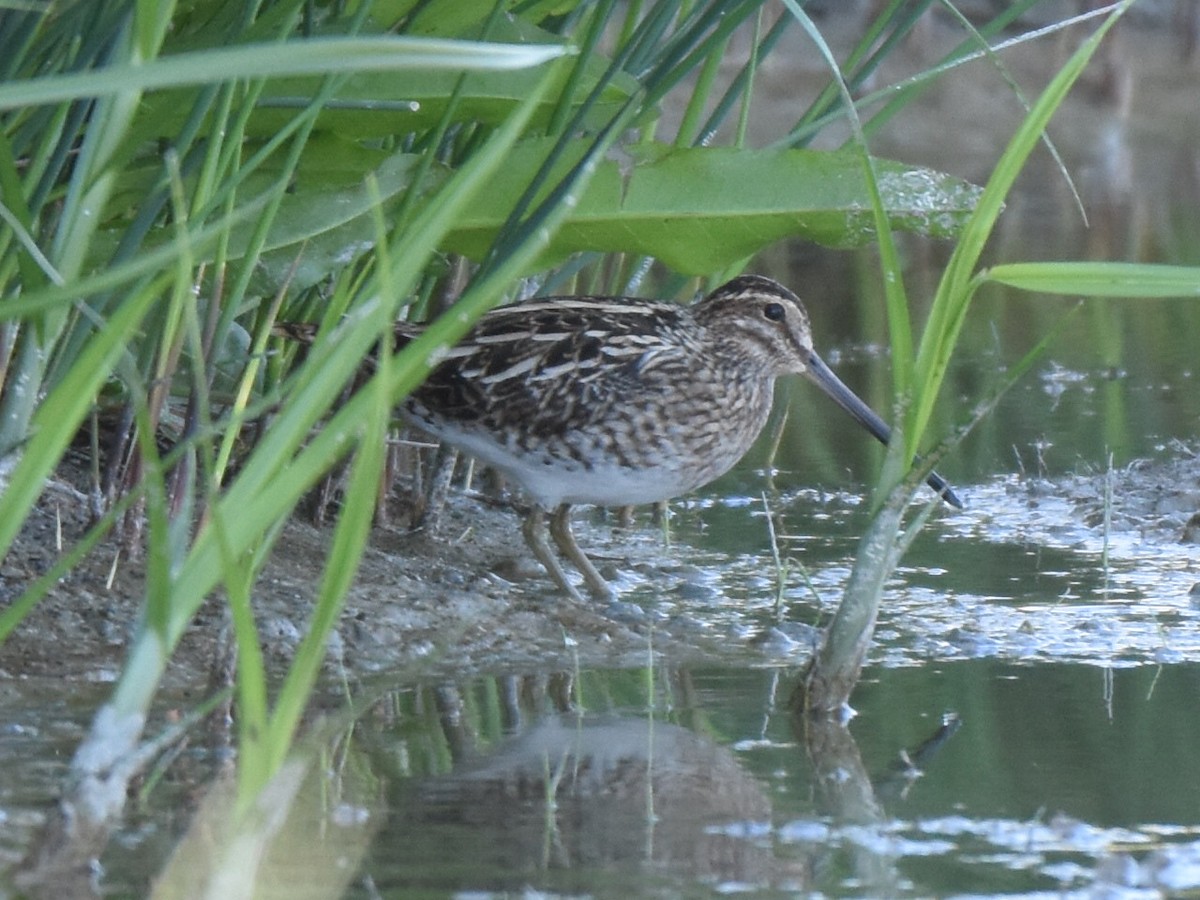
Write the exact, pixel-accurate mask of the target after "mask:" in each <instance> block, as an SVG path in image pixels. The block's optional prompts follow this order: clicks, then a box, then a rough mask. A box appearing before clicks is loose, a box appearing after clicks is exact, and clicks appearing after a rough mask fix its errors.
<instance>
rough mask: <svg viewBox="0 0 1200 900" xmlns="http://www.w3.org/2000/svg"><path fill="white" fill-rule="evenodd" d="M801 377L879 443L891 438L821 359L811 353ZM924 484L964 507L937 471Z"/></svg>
mask: <svg viewBox="0 0 1200 900" xmlns="http://www.w3.org/2000/svg"><path fill="white" fill-rule="evenodd" d="M804 374H805V375H807V376H808V377H809V378H810V379H811V380H812V381H813V382H814V383H815V384H816V385H817V387H819V388H820V389H821V390H823V391H824V392H825V393H826V394H828V395H829V396H830V397H832V398H833V402H834V403H836V404H837V405H838V406H840V407H841V408H842V409H844V410H845V411H846V412H848V413H850V416H851V417H852V418H853V419H854V421H856V422H857V423H858V424H859V425H861V426H862V427H863V428H865V429H866V430H867V431H869V432H871V434H873V435H875V437H876V438H878V439H879V440H880V441H881V442H883V443H885V444H886V443H887V442H888V440H889V439H890V438H891V436H892V430H891V429H890V428H889V427H888V424H887V422H885V421H883V419H881V418H879V416H878V415H877V414H876V413H875V410H873V409H871V407H869V406H867V404H865V403H864V402H863V401H862V400H860V399H859V398H858V395H857V394H856V393H854V391H852V390H850V388H848V387H846V385H845V384H843V383H842V379H840V378H838V377H837V376H836V375H835V374H833V370H832V369H830V368H829V366H827V365H825V362H824V360H822V359H821V357H819V356H817V354H815V353H813V354H812V355H811V357H810V358H809V360H808V368H807V369H805V372H804ZM925 483H926V484H927V485H929V486H930V487H931V488H933V489H934V491H936V492H937V495H938V496H939V497H941V498H942V499H943V500H945V501H946V502H947V503H949V504H950V505H951V506H953V507H954V508H955V509H962V508H963V503H962V500H960V499H959V497H958V494H956V493H954V488H952V487H950V485H949V484H948V483H947V481H946V479H945V478H943V477H942V476H941V475H939V474H938V473H937V472H930V473H929V477H928V478H926V479H925Z"/></svg>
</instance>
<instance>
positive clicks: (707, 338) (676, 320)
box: [277, 275, 961, 599]
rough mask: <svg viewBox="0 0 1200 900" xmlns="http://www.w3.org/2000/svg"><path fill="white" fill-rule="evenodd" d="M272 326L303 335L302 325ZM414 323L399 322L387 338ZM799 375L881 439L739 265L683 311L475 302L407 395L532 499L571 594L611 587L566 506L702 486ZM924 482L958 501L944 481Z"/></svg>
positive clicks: (416, 415)
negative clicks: (579, 586)
mask: <svg viewBox="0 0 1200 900" xmlns="http://www.w3.org/2000/svg"><path fill="white" fill-rule="evenodd" d="M277 331H278V332H279V333H281V334H285V335H287V336H289V337H292V338H294V339H299V340H311V339H312V337H313V336H314V333H313V329H312V326H305V325H302V324H285V325H281V326H278V327H277ZM419 333H420V327H419V326H413V325H408V324H398V325H397V326H396V346H397V348H399V347H402V346H403V345H404V344H406V343H407V342H408V341H409V340H411V339H412V338H413V337H415V336H416V335H417V334H419ZM793 373H796V374H802V375H806V376H807V377H808V378H809V379H810V380H812V381H813V382H815V383H816V385H817V386H818V387H820V388H821V390H823V391H824V392H825V393H827V394H828V395H829V396H830V397H832V398H833V400H834V401H835V402H836V403H837V404H838V405H839V406H841V407H842V409H844V410H846V412H848V413H849V414H850V415H851V416H852V417H853V418H854V419H855V420H856V421H857V422H858V423H859V424H860V425H862V426H863V427H864V428H865V429H866V430H867V431H869V432H870V433H871V434H873V435H874V436H875V437H876V438H878V439H879V440H880V441H883V442H884V443H886V442H887V440H888V436H889V429H888V426H887V424H886V423H885V422H884V421H883V420H882V419H880V418H879V416H877V415H876V414H875V413H874V412H873V411H872V410H871V409H870V407H868V406H867V405H866V404H865V403H864V402H863V401H862V400H860V399H859V398H858V397H857V396H856V395H855V394H854V393H853V392H852V391H851V390H850V389H849V388H848V387H846V385H844V384H843V383H842V382H841V380H840V379H839V378H838V377H837V376H836V375H835V374H834V373H833V372H832V371H831V370H830V369H829V367H828V366H827V365H825V363H824V362H823V361H822V360H821V358H820V357H819V356H818V355H817V353H816V351H815V350H813V343H812V330H811V328H810V326H809V320H808V314H807V313H806V312H805V310H804V306H803V305H802V304H801V302H800V300H799V299H798V298H797V297H796V295H795V294H793V293H792V292H791V291H790V290H788V289H787V288H785V287H784V286H783V285H781V284H778V283H777V282H775V281H772V280H771V279H769V278H763V277H761V276H757V275H743V276H741V277H739V278H735V279H733V280H732V281H730V282H728V283H726V284H724V285H722V286H721V287H719V288H717V289H716V290H714V291H713V292H712V293H711V294H709V295H708V296H706V297H705V298H704V299H702V300H700V301H699V302H697V303H695V304H694V305H692V306H681V305H678V304H674V303H661V302H656V301H652V300H641V299H633V298H621V297H545V298H539V299H536V300H533V301H529V302H525V303H520V304H516V305H513V306H507V307H502V308H500V309H495V310H492V311H491V312H489V313H487V314H486V315H485V316H483V318H482V319H481V320H480V321H479V322H478V323H477V324H476V325H475V327H474V328H473V329H472V330H471V331H470V332H469V333H468V334H467V336H466V338H465V339H464V340H463V341H462V342H461V343H460V344H459V345H458V346H457V347H455V348H453V349H452V350H450V351H449V353H448V354H447V355H446V357H445V358H444V359H443V360H442V362H441V363H440V364H439V365H438V366H437V368H435V369H434V370H433V372H432V373H431V374H430V377H429V379H428V380H427V381H426V382H425V384H424V385H423V386H422V387H420V388H418V389H417V390H416V391H415V392H413V394H412V395H411V396H410V397H409V398H408V399H407V400H406V401H405V403H404V412H405V414H406V416H407V417H408V418H409V419H410V420H412V421H414V422H415V423H417V424H418V425H420V426H421V427H422V428H424V429H425V430H427V431H429V432H431V433H432V434H434V435H436V436H438V437H440V438H442V439H444V440H445V441H447V442H449V443H451V444H453V445H455V446H457V447H459V448H461V449H462V450H465V451H466V452H467V453H469V454H471V455H472V456H475V457H477V458H478V459H480V460H482V461H483V462H486V463H488V464H489V465H492V466H495V467H496V468H497V469H499V470H500V471H502V472H504V473H505V474H506V475H508V476H510V477H511V478H512V479H514V480H515V481H517V482H518V483H520V484H521V486H522V487H524V488H525V490H526V491H527V492H528V493H529V495H530V496H531V497H532V498H533V501H534V506H533V509H532V510H531V511H530V513H529V515H528V516H527V517H526V520H525V525H524V534H525V539H526V541H527V542H528V544H529V546H530V548H531V549H532V550H533V553H534V555H535V556H536V557H537V558H538V560H539V561H540V562H541V563H542V565H544V566H545V567H546V570H547V571H548V572H549V573H550V575H551V577H552V578H553V579H554V580H555V582H557V583H558V585H559V586H560V587H561V588H562V589H563V590H564V591H566V592H567V593H568V594H570V595H571V596H572V597H575V598H577V599H578V598H579V594H578V592H577V591H576V590H575V587H574V586H573V585H572V584H571V582H570V580H569V579H568V578H567V576H566V573H565V572H564V571H563V568H562V566H561V565H560V563H559V561H558V559H557V558H556V557H555V555H554V553H553V551H552V550H551V549H550V546H549V543H548V542H547V540H546V513H547V512H548V511H551V516H550V528H549V531H550V535H551V537H553V538H554V542H555V543H556V544H557V545H558V548H559V549H560V550H561V551H562V552H563V554H564V555H565V556H566V557H567V558H568V559H569V560H570V561H571V562H572V563H573V564H574V565H575V566H576V568H578V569H579V571H580V573H581V574H582V575H583V579H584V581H585V583H586V584H587V587H588V589H589V590H590V591H591V593H592V594H594V595H596V596H598V597H610V596H611V594H612V590H611V588H610V587H609V585H608V583H607V582H606V581H605V580H604V578H603V577H602V576H601V575H600V573H599V572H597V571H596V568H595V566H593V565H592V563H591V561H590V560H589V559H588V558H587V556H585V555H584V553H583V551H582V550H581V549H580V548H579V545H578V544H577V543H576V541H575V538H574V536H573V535H572V533H571V523H570V519H569V511H570V507H571V506H572V505H573V504H577V503H590V504H596V505H599V506H628V505H635V504H644V503H654V502H657V501H659V500H666V499H668V498H671V497H675V496H678V495H679V494H683V493H685V492H687V491H690V490H692V489H693V488H697V487H700V486H701V485H704V484H707V483H708V482H710V481H712V480H713V479H714V478H716V477H717V476H719V475H721V474H723V473H725V472H726V471H728V470H729V468H730V467H731V466H733V464H734V463H736V462H737V461H738V460H739V459H741V458H742V456H743V455H744V454H745V453H746V451H747V450H749V449H750V445H751V444H753V443H754V439H755V438H756V437H757V436H758V434H759V432H760V431H762V428H763V425H765V424H766V421H767V417H768V415H769V414H770V411H771V402H772V395H773V392H774V386H775V379H776V377H778V376H780V375H787V374H793ZM928 483H929V485H930V486H931V487H932V488H933V489H934V490H935V491H937V493H938V494H939V495H941V496H942V497H943V498H944V499H945V500H946V501H947V502H949V503H951V504H953V505H954V506H961V503H960V501H959V500H958V497H957V496H955V494H954V492H953V490H952V489H951V488H950V486H949V485H948V484H947V483H946V482H945V480H944V479H942V478H941V476H939V475H937V474H936V473H935V474H932V475H930V476H929V479H928Z"/></svg>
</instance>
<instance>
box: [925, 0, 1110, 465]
mask: <svg viewBox="0 0 1200 900" xmlns="http://www.w3.org/2000/svg"><path fill="white" fill-rule="evenodd" d="M1132 2H1133V0H1124V2H1123V3H1121V4H1120V5H1119V6H1118V7H1117V8H1116V9H1115V10H1114V11H1113V12H1112V13H1110V14H1109V16H1108V17H1107V18H1106V19H1105V20H1104V21H1103V22H1102V23H1101V24H1100V26H1099V27H1098V28H1097V29H1096V31H1095V32H1094V33H1093V34H1092V35H1091V36H1090V37H1089V38H1088V39H1087V40H1086V41H1084V42H1083V44H1082V45H1081V46H1080V47H1079V49H1078V50H1076V51H1075V52H1074V53H1073V54H1072V55H1071V58H1070V59H1069V60H1067V62H1066V64H1065V65H1063V67H1062V68H1061V69H1060V70H1059V71H1058V73H1057V74H1056V75H1055V76H1054V78H1053V79H1052V80H1051V81H1050V84H1049V85H1047V87H1046V89H1045V90H1044V91H1043V92H1042V94H1041V96H1040V97H1038V99H1037V102H1036V103H1035V104H1034V105H1033V108H1032V109H1031V110H1030V111H1029V114H1028V115H1027V116H1026V117H1025V118H1024V119H1023V120H1022V122H1021V124H1020V125H1019V126H1018V128H1017V131H1016V132H1015V133H1014V134H1013V136H1012V138H1011V139H1010V140H1009V143H1008V146H1007V147H1006V148H1005V150H1004V153H1003V154H1002V155H1001V157H1000V159H999V161H998V162H997V163H996V167H995V169H994V170H993V171H992V175H991V177H990V178H989V179H988V183H987V185H986V186H985V187H984V190H983V194H982V195H981V196H980V198H979V204H978V206H977V207H976V209H975V212H974V213H973V214H972V215H971V217H970V218H969V219H968V221H967V225H966V227H965V228H964V229H963V232H962V234H961V236H960V237H959V241H958V244H957V245H956V246H955V248H954V252H953V254H952V255H951V257H950V260H949V262H948V263H947V264H946V269H945V271H944V273H943V275H942V279H941V281H940V283H939V284H938V290H937V293H936V294H935V296H934V301H933V306H932V309H931V310H930V314H929V321H928V322H927V323H926V327H925V331H924V333H923V334H922V336H921V343H920V347H919V348H918V350H917V361H916V373H915V381H914V393H913V404H912V406H911V407H910V409H909V415H908V427H907V428H906V429H905V430H904V431H905V433H904V439H905V441H906V444H907V447H908V450H909V453H910V454H911V453H913V452H915V449H916V445H917V442H918V441H919V440H920V438H921V436H922V435H923V434H924V431H925V428H926V427H927V425H928V424H929V420H930V418H931V416H932V415H933V407H934V403H935V402H936V400H937V395H938V391H939V389H940V388H941V385H942V381H943V379H944V378H945V375H946V370H947V367H948V366H949V362H950V356H951V354H952V353H953V351H954V346H955V343H956V342H957V339H958V333H959V331H960V330H961V328H962V323H963V319H964V318H965V316H966V311H967V307H968V306H969V304H970V301H971V297H972V296H973V293H974V284H973V283H972V282H973V278H974V273H975V268H976V266H977V265H978V263H979V258H980V256H981V255H982V253H983V248H984V245H985V244H986V243H987V240H988V238H989V237H990V236H991V234H992V229H993V228H994V227H995V224H996V220H997V219H998V218H999V216H1000V213H1001V211H1002V210H1003V208H1004V202H1005V199H1006V198H1007V197H1008V194H1009V192H1010V191H1011V189H1012V186H1013V183H1014V182H1015V181H1016V179H1017V175H1018V174H1019V173H1020V171H1021V169H1022V168H1023V167H1024V165H1025V160H1026V159H1028V157H1029V154H1030V153H1031V152H1032V151H1033V148H1034V147H1036V146H1037V144H1038V143H1039V141H1040V140H1041V137H1042V132H1043V131H1044V130H1045V128H1046V125H1047V124H1048V123H1049V121H1050V117H1051V116H1053V115H1054V112H1055V111H1056V110H1057V109H1058V107H1059V106H1060V105H1061V103H1062V101H1063V99H1064V98H1065V97H1066V95H1067V92H1068V91H1069V90H1070V89H1071V87H1072V85H1074V83H1075V81H1076V79H1078V78H1079V76H1080V74H1082V72H1083V69H1084V67H1085V66H1086V65H1087V64H1088V62H1089V61H1090V60H1091V58H1092V56H1093V54H1095V52H1096V49H1097V47H1099V45H1100V41H1101V40H1103V38H1104V36H1105V35H1106V34H1107V33H1108V31H1109V29H1110V28H1112V26H1113V25H1114V24H1116V22H1117V20H1118V19H1119V18H1120V16H1121V15H1122V14H1123V13H1124V12H1125V10H1126V9H1128V8H1129V6H1130V5H1131V4H1132Z"/></svg>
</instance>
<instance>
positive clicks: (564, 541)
mask: <svg viewBox="0 0 1200 900" xmlns="http://www.w3.org/2000/svg"><path fill="white" fill-rule="evenodd" d="M550 536H551V537H552V538H554V543H556V544H557V545H558V549H559V550H561V551H562V552H563V555H564V556H566V558H567V559H569V560H570V561H571V562H572V563H573V564H574V566H575V568H577V569H578V570H579V573H580V574H581V575H582V576H583V580H584V582H585V583H586V584H587V586H588V590H589V591H591V594H592V596H593V597H595V598H596V599H597V600H611V599H613V596H614V594H613V589H612V587H610V586H609V583H608V582H607V581H605V580H604V576H602V575H601V574H600V573H599V572H597V571H596V567H595V566H593V565H592V561H591V560H590V559H588V558H587V555H586V554H585V553H584V552H583V550H581V549H580V547H579V545H578V544H577V543H575V535H574V534H572V533H571V506H570V504H569V503H564V504H562V505H561V506H559V507H558V509H556V510H555V511H554V515H552V516H551V517H550Z"/></svg>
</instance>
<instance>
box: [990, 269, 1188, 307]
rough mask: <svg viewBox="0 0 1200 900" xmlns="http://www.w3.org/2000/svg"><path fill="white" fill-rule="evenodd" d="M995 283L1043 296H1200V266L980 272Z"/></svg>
mask: <svg viewBox="0 0 1200 900" xmlns="http://www.w3.org/2000/svg"><path fill="white" fill-rule="evenodd" d="M976 280H977V281H978V282H979V283H984V282H995V283H996V284H1004V285H1008V286H1009V287H1015V288H1019V289H1021V290H1023V291H1036V292H1038V293H1042V294H1072V295H1078V296H1080V297H1126V298H1152V297H1200V267H1196V266H1165V265H1150V264H1146V263H1122V262H1036V263H1006V264H1004V265H998V266H992V267H991V268H989V269H984V270H983V271H981V272H980V273H979V275H978V276H977V278H976Z"/></svg>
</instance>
